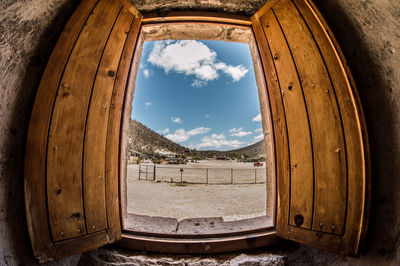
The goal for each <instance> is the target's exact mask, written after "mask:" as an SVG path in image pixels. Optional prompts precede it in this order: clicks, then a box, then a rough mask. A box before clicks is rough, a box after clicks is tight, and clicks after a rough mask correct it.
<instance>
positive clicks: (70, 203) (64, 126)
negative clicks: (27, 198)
mask: <svg viewBox="0 0 400 266" xmlns="http://www.w3.org/2000/svg"><path fill="white" fill-rule="evenodd" d="M120 9H121V5H120V3H119V2H115V1H112V0H101V1H100V2H99V4H98V5H97V6H96V8H95V9H94V10H93V12H92V14H91V16H90V17H89V19H88V21H87V22H86V25H85V26H84V28H83V30H82V33H81V35H80V36H79V39H78V40H77V43H76V45H75V47H74V49H73V50H72V53H71V56H70V59H69V61H68V64H67V66H66V68H65V71H64V74H63V77H62V80H61V83H60V87H59V91H58V94H57V98H56V102H55V105H54V109H53V116H52V121H51V126H50V133H49V142H48V158H47V199H48V210H49V219H50V227H51V232H52V238H53V240H54V241H59V240H64V239H68V238H72V237H76V236H81V235H84V234H86V229H85V214H84V208H83V200H84V199H83V195H82V157H83V155H82V152H83V140H84V132H85V122H86V115H87V110H88V104H89V100H90V95H91V91H92V86H93V82H94V78H95V75H96V71H97V68H98V65H99V62H100V58H101V55H102V52H103V49H104V46H105V44H106V41H107V37H108V36H109V34H110V31H111V28H112V26H113V24H114V22H115V19H116V17H117V15H118V13H119V11H120Z"/></svg>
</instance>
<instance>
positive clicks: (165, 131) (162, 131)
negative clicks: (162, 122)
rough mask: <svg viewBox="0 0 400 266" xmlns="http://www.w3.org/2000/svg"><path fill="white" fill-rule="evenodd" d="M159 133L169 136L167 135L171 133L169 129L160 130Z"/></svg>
mask: <svg viewBox="0 0 400 266" xmlns="http://www.w3.org/2000/svg"><path fill="white" fill-rule="evenodd" d="M158 133H159V134H167V133H169V128H164V129H160V130H159V131H158Z"/></svg>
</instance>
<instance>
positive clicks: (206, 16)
mask: <svg viewBox="0 0 400 266" xmlns="http://www.w3.org/2000/svg"><path fill="white" fill-rule="evenodd" d="M177 21H191V22H194V21H199V22H200V21H202V22H213V23H227V24H235V25H247V26H250V25H251V21H250V19H249V18H248V17H246V16H240V15H232V14H224V13H217V12H199V11H171V12H166V13H152V14H145V15H144V17H143V24H150V23H165V22H177Z"/></svg>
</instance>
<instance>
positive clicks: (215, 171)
mask: <svg viewBox="0 0 400 266" xmlns="http://www.w3.org/2000/svg"><path fill="white" fill-rule="evenodd" d="M265 179H266V169H265V168H250V169H249V168H183V167H166V166H158V165H139V180H148V181H157V182H171V183H188V184H209V185H224V184H235V185H240V184H263V183H265Z"/></svg>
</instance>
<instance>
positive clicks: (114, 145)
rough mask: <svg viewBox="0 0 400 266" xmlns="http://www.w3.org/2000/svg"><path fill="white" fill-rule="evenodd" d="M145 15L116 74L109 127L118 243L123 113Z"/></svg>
mask: <svg viewBox="0 0 400 266" xmlns="http://www.w3.org/2000/svg"><path fill="white" fill-rule="evenodd" d="M141 20H142V15H141V14H139V13H138V15H137V16H135V18H134V20H133V22H132V24H131V27H130V29H129V33H128V37H127V39H126V43H125V45H124V49H123V52H122V56H121V60H120V63H119V66H118V71H117V73H116V79H115V85H114V90H113V93H112V98H111V104H110V113H109V120H108V127H107V140H106V151H107V152H106V157H105V177H106V198H107V201H106V204H107V222H108V226H109V228H110V231H109V239H110V242H114V241H116V240H119V239H120V238H121V222H122V221H121V217H120V207H121V206H120V199H119V196H120V195H119V193H118V192H119V180H118V179H119V178H120V165H121V158H120V129H121V122H122V121H121V119H122V110H123V108H124V106H123V104H124V97H125V92H126V91H129V88H127V86H133V82H134V81H132V80H131V79H130V78H129V75H130V72H131V71H130V70H131V62H132V59H133V54H134V51H135V48H136V43H137V39H138V35H139V30H140V25H141Z"/></svg>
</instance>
